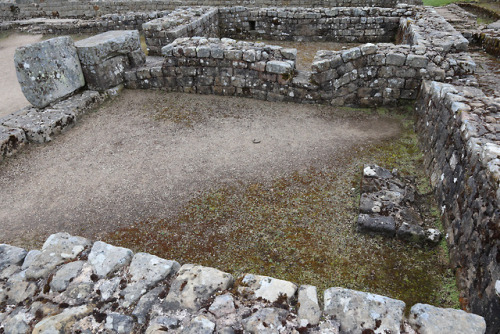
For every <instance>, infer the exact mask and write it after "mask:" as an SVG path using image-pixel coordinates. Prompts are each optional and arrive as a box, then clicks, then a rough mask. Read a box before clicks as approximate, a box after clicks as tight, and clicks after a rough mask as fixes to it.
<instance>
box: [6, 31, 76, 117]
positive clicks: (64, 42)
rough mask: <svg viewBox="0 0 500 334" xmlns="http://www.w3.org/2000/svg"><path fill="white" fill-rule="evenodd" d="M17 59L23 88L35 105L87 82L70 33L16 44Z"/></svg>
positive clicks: (65, 94)
mask: <svg viewBox="0 0 500 334" xmlns="http://www.w3.org/2000/svg"><path fill="white" fill-rule="evenodd" d="M14 63H15V66H16V71H17V79H18V80H19V84H20V85H21V90H22V91H23V94H24V96H26V99H27V100H28V101H29V102H30V103H31V104H33V105H34V106H35V107H39V108H43V107H45V106H47V105H49V104H50V103H52V102H54V101H57V100H58V99H60V98H63V97H65V96H68V95H70V94H71V93H73V92H74V91H76V90H77V89H79V88H80V87H82V86H83V85H85V80H84V77H83V72H82V68H81V65H80V61H79V60H78V56H77V53H76V48H75V45H74V44H73V40H72V39H71V38H70V37H68V36H63V37H57V38H52V39H49V40H46V41H42V42H38V43H34V44H30V45H27V46H22V47H20V48H17V49H16V52H15V54H14Z"/></svg>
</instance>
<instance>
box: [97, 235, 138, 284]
mask: <svg viewBox="0 0 500 334" xmlns="http://www.w3.org/2000/svg"><path fill="white" fill-rule="evenodd" d="M132 256H133V253H132V251H131V250H130V249H128V248H123V247H116V246H112V245H109V244H107V243H105V242H102V241H96V242H95V243H94V245H93V246H92V250H91V251H90V254H89V260H88V262H89V263H90V265H91V266H92V270H93V271H94V273H95V274H96V275H97V276H98V277H99V278H103V277H106V276H107V275H109V274H111V273H114V272H115V271H117V270H118V269H120V268H121V267H124V266H126V265H128V264H129V263H130V261H131V260H132Z"/></svg>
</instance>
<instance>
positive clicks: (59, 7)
mask: <svg viewBox="0 0 500 334" xmlns="http://www.w3.org/2000/svg"><path fill="white" fill-rule="evenodd" d="M400 2H401V1H398V0H324V1H320V2H318V1H313V0H286V1H276V0H231V1H229V0H184V1H171V0H149V1H146V0H133V1H132V0H131V1H126V0H125V1H107V0H104V1H103V0H101V1H91V0H83V1H68V0H44V1H40V0H37V1H25V0H18V1H1V2H0V20H21V19H31V18H36V17H44V18H55V17H58V18H94V17H99V16H102V15H106V14H125V13H127V12H152V11H160V10H172V9H175V8H176V7H179V6H220V7H229V6H254V7H271V6H282V7H386V8H393V7H395V6H396V5H397V4H399V3H400ZM404 3H408V4H411V5H422V0H406V1H404Z"/></svg>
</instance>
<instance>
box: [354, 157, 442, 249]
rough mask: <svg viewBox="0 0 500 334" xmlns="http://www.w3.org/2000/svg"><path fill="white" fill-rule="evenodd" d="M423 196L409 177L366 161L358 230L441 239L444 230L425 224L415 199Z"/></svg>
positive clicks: (422, 239) (418, 239) (432, 242)
mask: <svg viewBox="0 0 500 334" xmlns="http://www.w3.org/2000/svg"><path fill="white" fill-rule="evenodd" d="M416 196H420V195H419V194H418V193H417V191H416V189H415V187H414V186H413V185H412V184H411V182H409V180H402V179H401V178H399V177H398V176H397V171H396V172H395V173H393V172H391V171H389V170H387V169H385V168H382V167H380V166H377V165H366V166H365V167H364V169H363V177H362V179H361V198H360V201H359V212H360V214H359V216H358V222H357V229H358V232H362V233H370V234H381V235H385V236H388V237H397V238H399V239H403V240H408V241H412V242H416V243H426V244H429V245H432V246H435V245H437V244H438V243H439V242H440V241H441V232H439V230H437V229H434V228H424V222H423V220H422V218H421V216H420V213H419V209H418V207H417V206H416V203H415V197H416Z"/></svg>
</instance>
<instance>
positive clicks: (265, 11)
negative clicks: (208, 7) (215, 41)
mask: <svg viewBox="0 0 500 334" xmlns="http://www.w3.org/2000/svg"><path fill="white" fill-rule="evenodd" d="M219 12H220V20H219V22H220V32H221V36H224V37H229V38H234V39H264V40H278V41H279V40H293V41H334V42H358V43H367V42H391V41H394V39H395V36H396V32H397V30H398V27H399V18H400V17H408V16H412V15H413V11H412V7H410V6H405V5H399V6H398V7H397V8H396V9H392V8H391V9H389V8H369V7H359V8H348V7H344V8H317V9H313V8H276V7H274V8H273V7H270V8H248V7H225V8H220V9H219Z"/></svg>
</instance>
